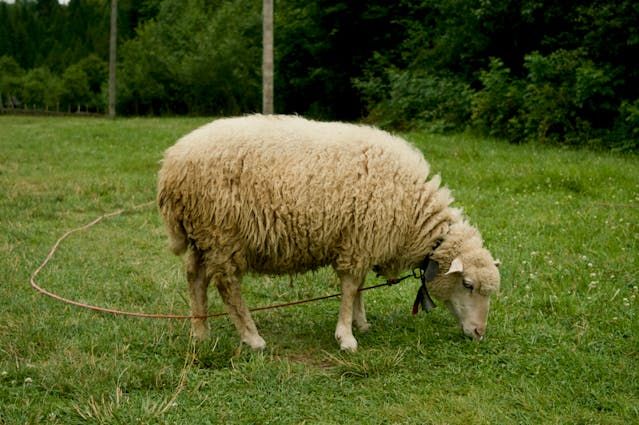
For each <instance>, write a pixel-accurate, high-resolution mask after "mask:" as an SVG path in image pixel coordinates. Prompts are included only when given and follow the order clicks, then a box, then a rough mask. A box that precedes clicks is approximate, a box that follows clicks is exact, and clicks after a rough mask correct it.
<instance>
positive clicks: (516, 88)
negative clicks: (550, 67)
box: [471, 58, 524, 142]
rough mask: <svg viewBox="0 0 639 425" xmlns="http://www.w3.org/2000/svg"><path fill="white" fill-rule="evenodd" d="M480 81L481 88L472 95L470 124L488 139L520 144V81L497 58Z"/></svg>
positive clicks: (521, 84)
mask: <svg viewBox="0 0 639 425" xmlns="http://www.w3.org/2000/svg"><path fill="white" fill-rule="evenodd" d="M479 79H480V81H481V83H482V85H483V86H484V88H483V89H482V90H480V91H478V92H476V93H474V94H473V96H472V117H471V123H472V125H473V126H475V127H476V128H478V129H479V130H480V131H482V132H483V133H486V134H489V135H491V136H496V137H502V138H506V139H507V140H509V141H511V142H520V141H522V139H523V136H524V135H523V131H522V130H523V129H522V125H521V121H522V120H521V117H520V114H521V109H522V105H523V100H524V99H523V89H524V84H523V82H522V81H520V80H516V79H514V78H512V76H511V75H510V70H509V69H508V68H506V67H505V66H504V63H503V62H502V61H501V60H500V59H496V58H492V59H491V60H490V66H489V69H488V70H487V71H482V72H481V73H480V75H479Z"/></svg>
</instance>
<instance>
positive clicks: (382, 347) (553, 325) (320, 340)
mask: <svg viewBox="0 0 639 425" xmlns="http://www.w3.org/2000/svg"><path fill="white" fill-rule="evenodd" d="M205 121H206V120H205V119H202V118H198V119H127V120H116V121H108V120H101V119H73V118H64V119H52V118H29V117H7V116H0V271H1V276H2V281H1V282H0V424H5V423H6V424H14V423H16V424H18V423H54V424H55V423H60V424H69V423H87V422H92V423H123V424H131V423H144V424H148V423H167V424H173V423H175V424H183V423H198V424H200V423H201V424H208V423H247V424H248V423H259V424H266V423H274V424H299V423H308V424H315V423H321V424H344V423H357V424H360V423H362V424H382V423H384V424H386V423H388V424H392V423H415V424H418V423H419V424H424V423H427V424H428V423H432V424H503V423H530V424H538V423H557V424H563V423H584V424H585V423H595V424H602V423H603V424H629V423H638V422H639V335H638V334H639V315H638V312H639V311H638V308H637V305H638V300H637V295H638V293H639V291H638V286H639V282H638V280H639V279H638V278H637V274H638V272H639V160H638V158H637V157H636V156H630V157H623V156H616V155H611V154H605V153H594V152H589V151H571V150H560V149H556V148H548V147H542V146H532V145H524V146H512V145H507V144H504V143H499V142H495V141H490V140H482V139H477V138H473V137H470V136H434V135H424V134H409V135H407V137H408V138H409V139H410V140H411V141H413V142H414V143H415V144H416V145H417V146H419V148H421V149H422V150H423V151H424V153H425V155H426V157H427V159H428V160H429V162H430V163H431V165H432V167H433V169H434V171H435V172H438V173H441V174H442V177H443V181H444V182H445V183H446V184H447V185H448V186H449V187H451V188H452V189H453V192H454V194H455V196H456V198H457V202H456V203H457V205H459V206H462V207H463V208H464V209H465V211H466V212H467V214H468V215H469V216H470V218H471V221H472V222H473V223H475V224H476V225H477V226H478V227H479V228H480V229H481V231H482V234H483V236H484V239H485V241H486V244H487V245H488V247H489V248H490V249H491V251H492V252H493V254H494V255H495V257H497V258H500V259H501V261H502V291H501V294H500V296H499V297H498V298H497V299H496V300H494V302H493V308H492V311H491V317H490V320H489V327H488V338H487V339H486V340H485V341H484V342H482V343H475V342H472V341H470V340H467V339H465V338H464V337H463V336H462V335H461V332H460V331H459V329H458V328H457V325H456V324H455V322H454V320H453V318H452V316H451V315H450V314H448V312H447V311H445V309H443V308H438V309H436V310H435V311H434V312H432V313H431V314H428V315H426V314H420V315H418V316H415V317H413V316H411V315H410V309H411V305H412V301H413V297H414V294H415V291H416V289H417V287H418V283H417V282H416V281H410V282H408V283H406V284H403V286H398V287H393V288H385V289H379V290H376V291H372V292H368V293H367V295H366V299H367V309H368V313H369V320H370V322H371V324H372V325H373V327H372V329H371V330H370V331H369V332H368V333H366V334H356V336H357V337H358V340H359V344H360V348H359V351H358V352H357V353H355V354H344V353H341V352H340V351H339V349H338V346H337V344H336V343H335V341H334V340H333V332H334V325H335V321H336V319H337V307H338V302H337V301H335V300H331V301H324V302H320V303H316V304H310V305H306V306H300V307H293V308H290V309H285V310H275V311H269V312H261V313H256V314H255V319H256V322H257V324H258V327H259V328H260V329H261V333H262V335H263V336H264V338H265V339H266V341H267V344H268V348H267V350H266V351H265V352H263V353H252V352H250V351H249V350H247V349H246V348H242V347H240V346H239V345H238V337H237V336H236V334H235V331H234V329H233V328H232V325H231V324H230V323H229V321H228V319H226V318H222V319H218V320H216V321H214V322H213V323H212V328H213V332H212V334H213V338H212V339H211V341H209V342H206V343H203V344H198V345H194V344H193V343H192V342H191V341H190V340H189V332H188V324H187V323H184V322H177V321H160V320H145V319H128V318H120V317H111V316H105V315H100V314H97V313H92V312H88V311H83V310H79V309H76V308H74V307H70V306H65V305H63V304H60V303H57V302H55V301H53V300H51V299H48V298H45V297H42V296H41V295H38V294H36V293H35V292H34V291H33V290H32V289H31V288H30V287H29V283H28V279H29V275H30V274H31V272H32V271H33V270H34V269H35V268H36V267H37V266H38V265H39V263H40V262H41V261H42V260H43V258H44V256H45V255H46V254H47V252H48V250H49V248H50V247H51V245H52V244H53V242H55V240H56V239H57V238H58V237H59V236H60V235H61V234H62V233H63V232H64V231H66V230H68V229H71V228H74V227H77V226H80V225H82V224H85V223H87V222H89V221H91V220H92V219H94V218H95V217H97V216H99V215H101V214H103V213H105V212H110V211H113V210H116V209H118V208H121V207H125V208H128V207H131V206H133V205H137V204H140V203H143V202H146V201H148V200H152V199H153V198H154V195H155V178H156V172H157V169H158V161H159V160H160V158H161V155H162V152H163V151H164V149H165V148H166V147H168V146H170V145H171V144H172V143H174V141H175V140H176V139H177V138H178V137H179V136H180V135H182V134H185V133H187V132H188V131H190V130H191V129H193V128H195V127H197V126H199V125H200V124H202V123H204V122H205ZM165 246H166V245H165V238H164V231H163V228H162V226H161V222H160V219H159V216H158V214H157V212H156V210H155V209H154V208H152V207H150V208H146V209H144V210H142V211H139V212H135V213H128V214H124V215H122V216H119V217H116V218H113V219H110V220H108V221H105V222H104V223H101V224H99V225H97V226H96V227H94V228H92V229H91V230H89V231H87V232H84V233H79V234H76V235H74V236H72V237H71V238H70V239H69V240H68V241H66V242H65V243H64V244H63V245H62V246H61V249H60V251H59V252H58V253H57V254H56V256H55V257H54V258H53V261H52V262H51V264H50V265H49V266H48V267H47V268H46V269H45V270H44V272H43V273H42V274H41V276H40V278H39V282H40V283H41V284H42V285H43V286H45V287H46V288H48V289H50V290H53V291H56V292H58V293H60V294H62V295H65V296H68V297H71V298H74V299H78V300H82V301H87V302H92V303H97V304H100V305H108V306H113V307H120V308H125V309H133V310H145V311H162V312H174V313H188V307H187V305H188V303H187V295H186V283H185V278H184V275H183V271H182V267H181V262H180V259H178V258H176V257H174V256H172V255H171V254H170V253H169V252H168V250H167V249H166V248H165ZM375 282H377V280H376V279H375V278H374V276H373V275H372V274H371V275H370V276H369V283H375ZM245 283H246V285H245V286H244V288H245V293H246V297H247V299H248V300H249V303H250V304H251V305H253V306H257V305H264V304H270V303H274V302H281V301H287V300H295V299H298V298H303V297H309V296H315V295H322V294H328V293H332V292H334V291H335V289H336V284H337V282H336V278H335V276H334V275H333V274H332V272H331V271H330V270H320V271H318V272H315V273H310V274H306V275H303V276H297V277H295V278H294V286H293V287H291V286H290V282H289V279H288V278H287V277H272V276H271V277H253V278H248V279H246V282H245ZM211 299H212V300H211V304H212V307H211V309H212V310H216V309H217V310H221V306H220V302H219V300H218V297H217V295H216V294H214V293H212V297H211Z"/></svg>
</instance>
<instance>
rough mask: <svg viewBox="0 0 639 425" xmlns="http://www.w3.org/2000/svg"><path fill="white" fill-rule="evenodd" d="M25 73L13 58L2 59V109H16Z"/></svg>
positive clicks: (0, 84)
mask: <svg viewBox="0 0 639 425" xmlns="http://www.w3.org/2000/svg"><path fill="white" fill-rule="evenodd" d="M23 73H24V71H23V70H22V68H20V65H18V63H17V62H16V60H15V59H13V58H12V57H11V56H6V55H5V56H2V57H0V109H1V108H3V107H4V106H6V107H10V108H14V107H15V106H16V102H17V96H18V94H19V92H20V87H21V81H20V80H21V78H22V75H23Z"/></svg>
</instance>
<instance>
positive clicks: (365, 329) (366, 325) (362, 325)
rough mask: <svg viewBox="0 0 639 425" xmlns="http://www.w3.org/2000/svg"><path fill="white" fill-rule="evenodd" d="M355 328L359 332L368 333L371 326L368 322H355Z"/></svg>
mask: <svg viewBox="0 0 639 425" xmlns="http://www.w3.org/2000/svg"><path fill="white" fill-rule="evenodd" d="M355 327H356V328H357V330H358V331H360V332H368V331H369V330H370V328H371V325H370V323H368V322H364V323H357V322H355Z"/></svg>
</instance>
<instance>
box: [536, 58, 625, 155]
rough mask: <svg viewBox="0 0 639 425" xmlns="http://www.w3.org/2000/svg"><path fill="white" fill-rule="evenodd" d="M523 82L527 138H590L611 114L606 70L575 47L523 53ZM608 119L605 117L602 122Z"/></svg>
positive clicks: (577, 141) (584, 140)
mask: <svg viewBox="0 0 639 425" xmlns="http://www.w3.org/2000/svg"><path fill="white" fill-rule="evenodd" d="M524 66H525V68H526V69H527V70H528V79H527V81H528V84H527V85H526V89H525V93H524V103H523V114H524V115H525V123H524V126H525V130H524V131H525V134H526V137H527V138H528V139H535V140H539V141H541V142H546V141H548V142H554V143H565V144H589V143H590V144H592V143H596V142H597V139H598V134H599V133H600V132H599V131H597V130H598V129H600V128H603V127H609V126H610V125H611V123H612V119H613V117H614V115H613V113H614V112H612V108H611V105H612V102H611V101H610V99H611V98H612V96H613V95H614V92H613V90H612V86H611V76H610V73H609V72H606V70H604V69H600V68H598V67H597V66H596V65H595V64H594V63H593V62H592V61H590V60H589V59H586V58H585V57H584V52H583V51H581V50H572V51H568V50H557V51H555V52H553V53H551V54H550V55H548V56H542V55H541V54H539V53H533V54H530V55H527V56H526V58H525V62H524ZM606 121H608V122H606Z"/></svg>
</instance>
